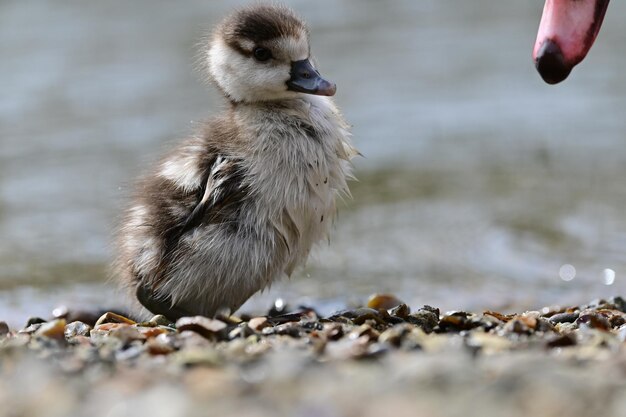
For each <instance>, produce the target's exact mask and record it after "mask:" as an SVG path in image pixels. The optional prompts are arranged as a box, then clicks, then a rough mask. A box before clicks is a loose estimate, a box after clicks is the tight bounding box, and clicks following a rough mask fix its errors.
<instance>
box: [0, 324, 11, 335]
mask: <svg viewBox="0 0 626 417" xmlns="http://www.w3.org/2000/svg"><path fill="white" fill-rule="evenodd" d="M9 331H10V330H9V325H8V324H6V323H5V322H4V321H0V337H4V336H6V335H8V334H9Z"/></svg>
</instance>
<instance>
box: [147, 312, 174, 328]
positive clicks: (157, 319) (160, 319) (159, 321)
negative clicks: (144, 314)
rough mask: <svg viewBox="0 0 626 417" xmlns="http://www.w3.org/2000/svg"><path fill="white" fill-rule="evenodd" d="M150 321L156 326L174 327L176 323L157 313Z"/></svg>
mask: <svg viewBox="0 0 626 417" xmlns="http://www.w3.org/2000/svg"><path fill="white" fill-rule="evenodd" d="M149 323H150V324H154V325H156V326H168V327H172V326H173V325H174V323H172V322H171V321H170V320H169V319H168V318H167V317H165V316H164V315H163V314H157V315H156V316H154V317H152V318H151V319H150V321H149Z"/></svg>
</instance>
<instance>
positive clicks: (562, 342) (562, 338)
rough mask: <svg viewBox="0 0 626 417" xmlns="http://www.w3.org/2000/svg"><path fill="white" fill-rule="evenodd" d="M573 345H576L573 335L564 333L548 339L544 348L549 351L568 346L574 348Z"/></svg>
mask: <svg viewBox="0 0 626 417" xmlns="http://www.w3.org/2000/svg"><path fill="white" fill-rule="evenodd" d="M575 345H576V337H575V336H574V334H573V333H566V334H562V335H559V336H555V337H552V338H550V339H548V341H547V342H546V347H547V348H550V349H553V348H563V347H569V346H575Z"/></svg>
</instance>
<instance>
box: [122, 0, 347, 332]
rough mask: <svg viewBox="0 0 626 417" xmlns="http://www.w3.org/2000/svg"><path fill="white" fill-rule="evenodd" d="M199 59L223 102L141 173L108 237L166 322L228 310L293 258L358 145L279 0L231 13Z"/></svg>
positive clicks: (331, 209) (343, 188)
mask: <svg viewBox="0 0 626 417" xmlns="http://www.w3.org/2000/svg"><path fill="white" fill-rule="evenodd" d="M201 61H202V63H203V68H204V70H205V72H206V75H207V76H208V78H209V79H210V80H211V81H212V82H213V83H214V84H215V85H216V86H217V88H218V89H219V90H220V91H221V93H222V94H223V95H224V97H225V98H226V100H227V101H228V103H229V107H228V109H227V110H226V111H225V112H224V113H222V114H220V115H218V116H215V117H213V118H211V119H209V120H208V121H207V122H206V123H205V124H204V126H203V127H202V128H201V129H200V130H199V131H197V132H196V134H195V135H193V136H192V137H190V138H188V139H185V140H183V141H182V142H181V143H180V144H179V145H178V146H177V147H176V148H175V149H173V150H172V151H171V152H170V153H169V154H167V155H166V156H165V157H164V158H163V159H162V160H161V162H160V163H158V165H157V167H156V169H155V171H154V172H152V173H151V174H149V175H147V176H146V177H145V178H144V179H143V180H142V181H141V182H140V184H139V187H138V189H137V192H136V196H135V197H134V201H133V203H132V205H131V207H130V209H129V210H128V211H127V213H126V216H125V219H124V220H123V223H122V225H121V228H120V231H119V235H118V260H117V266H118V276H119V279H120V280H121V281H122V284H123V285H124V286H125V287H127V288H128V289H129V290H130V291H131V292H132V293H133V294H134V295H135V296H136V298H137V300H138V301H139V302H140V303H141V304H142V305H143V306H144V307H146V308H147V309H148V310H150V311H151V312H152V313H155V314H164V315H165V316H167V317H169V318H170V319H172V320H175V319H177V318H179V317H181V316H186V315H196V314H200V315H205V316H213V315H215V314H216V313H218V312H220V311H221V310H226V309H228V310H230V311H235V310H237V309H238V308H239V307H240V306H241V305H242V304H243V303H244V302H245V301H246V300H247V299H248V298H249V297H250V296H252V295H253V294H254V293H256V292H257V291H259V290H262V289H263V288H265V287H267V286H268V285H270V284H271V283H272V282H273V281H275V280H276V279H278V278H280V277H281V276H283V275H285V274H286V275H290V274H291V273H292V271H293V270H294V269H295V268H296V267H298V266H299V265H301V264H303V263H304V262H305V260H306V259H307V256H308V254H309V252H310V250H311V247H312V246H313V245H314V244H315V243H316V242H318V241H320V240H322V239H325V238H327V235H328V232H329V229H330V226H331V224H332V222H333V217H334V216H335V213H336V208H335V200H336V198H337V196H338V195H340V194H348V193H349V190H348V187H347V184H346V180H347V179H348V178H350V169H351V166H350V163H349V160H350V159H351V158H352V157H353V156H354V155H356V154H357V152H356V150H355V149H354V148H353V147H352V145H351V143H350V139H349V136H350V134H349V132H348V126H347V124H346V122H345V121H344V119H343V117H342V116H341V114H340V113H339V111H338V109H337V108H336V107H335V104H334V103H333V101H332V100H331V99H330V98H329V97H328V96H332V95H334V93H335V85H334V84H333V83H331V82H329V81H327V80H325V79H324V78H322V77H321V75H320V74H319V72H318V71H317V70H316V69H315V66H314V64H313V63H312V61H311V54H310V47H309V33H308V30H307V27H306V25H305V24H304V22H303V21H302V20H300V19H299V18H298V17H297V16H296V15H295V14H294V13H293V12H292V11H291V10H290V9H288V8H286V7H283V6H277V5H256V6H252V7H247V8H243V9H240V10H238V11H236V12H235V13H233V14H232V15H231V16H229V17H227V18H226V19H225V20H224V21H223V22H222V23H221V24H220V25H219V26H218V27H217V29H216V30H215V31H214V33H213V36H212V37H211V39H210V40H209V41H208V42H207V46H206V49H204V50H203V52H202V58H201Z"/></svg>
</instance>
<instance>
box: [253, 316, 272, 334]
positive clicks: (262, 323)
mask: <svg viewBox="0 0 626 417" xmlns="http://www.w3.org/2000/svg"><path fill="white" fill-rule="evenodd" d="M269 326H270V323H268V321H267V318H266V317H255V318H253V319H250V321H249V322H248V327H250V328H251V329H252V330H254V331H256V332H259V331H261V330H263V329H264V328H266V327H269Z"/></svg>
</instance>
